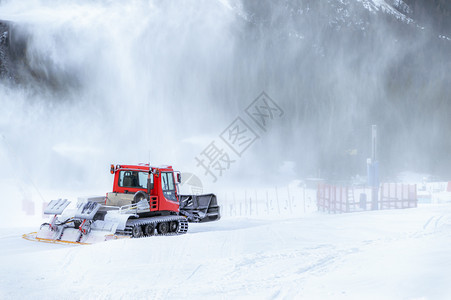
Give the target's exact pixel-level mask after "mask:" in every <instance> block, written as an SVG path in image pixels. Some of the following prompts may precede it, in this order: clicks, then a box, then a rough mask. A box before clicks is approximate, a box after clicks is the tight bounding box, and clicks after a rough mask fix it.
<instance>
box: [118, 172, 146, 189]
mask: <svg viewBox="0 0 451 300" xmlns="http://www.w3.org/2000/svg"><path fill="white" fill-rule="evenodd" d="M148 174H149V173H148V172H141V171H130V170H126V171H120V172H119V182H118V185H119V186H120V187H130V188H137V189H147V176H148ZM152 177H153V176H150V180H151V182H152V179H153V178H152Z"/></svg>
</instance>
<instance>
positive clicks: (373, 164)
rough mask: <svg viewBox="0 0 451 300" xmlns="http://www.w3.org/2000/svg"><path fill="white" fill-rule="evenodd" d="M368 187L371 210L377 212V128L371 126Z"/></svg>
mask: <svg viewBox="0 0 451 300" xmlns="http://www.w3.org/2000/svg"><path fill="white" fill-rule="evenodd" d="M367 178H368V186H370V187H371V209H372V210H377V209H379V208H378V200H379V162H378V161H377V126H376V125H372V126H371V158H368V159H367Z"/></svg>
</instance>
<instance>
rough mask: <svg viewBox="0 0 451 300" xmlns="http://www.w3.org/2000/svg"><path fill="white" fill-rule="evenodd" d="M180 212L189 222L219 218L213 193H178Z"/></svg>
mask: <svg viewBox="0 0 451 300" xmlns="http://www.w3.org/2000/svg"><path fill="white" fill-rule="evenodd" d="M180 214H182V215H184V216H186V217H187V218H188V221H189V222H196V223H200V222H212V221H218V220H219V219H220V218H221V214H220V207H219V205H218V201H217V199H216V195H215V194H204V195H180Z"/></svg>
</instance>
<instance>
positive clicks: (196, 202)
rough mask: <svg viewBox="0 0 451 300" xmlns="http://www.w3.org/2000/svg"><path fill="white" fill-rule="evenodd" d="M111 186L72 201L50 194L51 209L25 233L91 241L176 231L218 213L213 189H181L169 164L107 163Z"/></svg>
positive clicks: (43, 238)
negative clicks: (109, 189)
mask: <svg viewBox="0 0 451 300" xmlns="http://www.w3.org/2000/svg"><path fill="white" fill-rule="evenodd" d="M111 174H114V181H113V190H112V192H109V193H107V194H106V196H98V197H97V196H96V197H80V198H78V202H77V205H76V207H74V208H71V207H70V206H69V204H70V201H68V200H66V199H58V200H52V201H50V203H49V204H48V206H47V208H46V209H45V210H44V214H46V215H52V217H51V219H50V222H48V223H44V224H42V225H41V228H40V230H39V231H38V232H37V233H33V234H30V235H24V238H27V239H32V240H37V241H42V242H54V243H59V242H61V243H79V244H91V243H95V242H100V241H105V240H109V239H118V238H124V237H130V238H141V237H149V236H154V235H180V234H184V233H186V232H187V231H188V222H210V221H216V220H219V219H220V217H221V216H220V207H219V205H218V203H217V199H216V196H215V195H214V194H203V195H181V194H180V193H179V187H178V185H179V183H181V173H180V172H177V171H174V170H173V168H172V166H160V167H153V166H151V165H150V164H138V165H116V166H115V165H111Z"/></svg>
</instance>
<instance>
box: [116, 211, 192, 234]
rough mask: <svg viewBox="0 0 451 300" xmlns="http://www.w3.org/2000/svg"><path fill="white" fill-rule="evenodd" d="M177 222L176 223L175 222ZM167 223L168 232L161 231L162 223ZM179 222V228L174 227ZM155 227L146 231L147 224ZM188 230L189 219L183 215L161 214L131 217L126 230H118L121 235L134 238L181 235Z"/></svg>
mask: <svg viewBox="0 0 451 300" xmlns="http://www.w3.org/2000/svg"><path fill="white" fill-rule="evenodd" d="M175 222H176V223H175ZM163 223H166V225H167V226H168V232H160V230H159V229H158V228H159V226H161V225H160V224H163ZM174 224H177V228H172V230H171V225H172V226H174ZM147 225H150V226H149V228H151V229H152V228H153V229H152V230H151V232H150V233H149V232H146V226H147ZM187 231H188V220H187V219H186V218H185V217H183V216H161V217H150V218H139V219H130V220H128V221H127V224H126V226H125V229H124V231H122V232H119V231H118V232H116V233H118V234H121V235H128V236H130V237H132V238H142V237H148V236H163V235H165V236H167V235H181V234H185V233H186V232H187Z"/></svg>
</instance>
